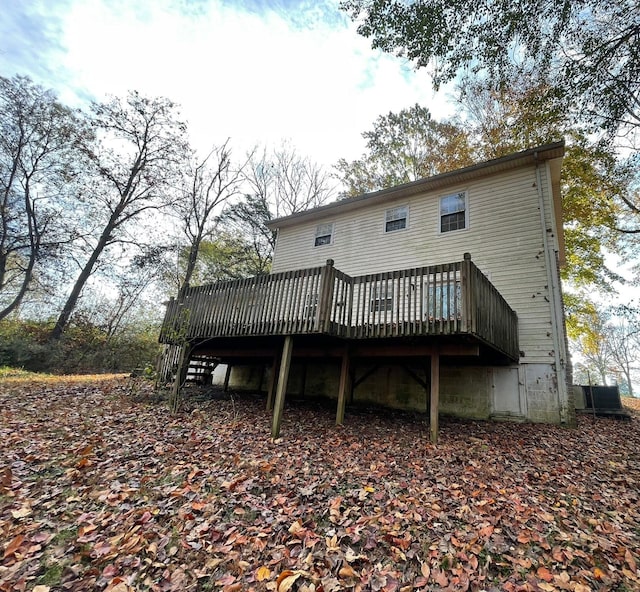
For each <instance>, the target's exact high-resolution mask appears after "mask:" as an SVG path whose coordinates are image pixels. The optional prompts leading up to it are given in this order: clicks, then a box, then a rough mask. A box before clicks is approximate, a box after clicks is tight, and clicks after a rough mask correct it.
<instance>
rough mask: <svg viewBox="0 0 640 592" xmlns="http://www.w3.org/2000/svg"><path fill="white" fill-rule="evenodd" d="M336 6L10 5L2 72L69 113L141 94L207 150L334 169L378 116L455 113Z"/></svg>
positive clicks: (190, 1) (11, 0) (353, 153)
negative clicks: (266, 152)
mask: <svg viewBox="0 0 640 592" xmlns="http://www.w3.org/2000/svg"><path fill="white" fill-rule="evenodd" d="M337 6H338V1H337V0H308V1H307V0H136V1H131V0H3V2H2V14H1V17H0V74H1V75H3V76H5V77H10V76H13V75H14V74H26V75H29V76H31V77H32V78H33V79H34V80H35V81H36V82H38V83H40V84H42V85H44V86H46V87H50V88H53V89H54V90H55V91H56V92H57V93H58V95H59V97H60V98H61V100H62V101H63V102H65V103H67V104H73V105H77V104H79V103H81V102H82V101H86V100H90V99H97V100H102V99H104V98H105V96H106V95H107V94H115V95H123V94H124V93H126V91H127V90H130V89H131V90H132V89H135V90H138V91H140V92H141V93H143V94H147V95H162V96H166V97H168V98H170V99H172V100H173V101H175V102H177V103H179V104H180V105H181V106H182V112H183V115H184V117H185V118H186V119H187V120H188V121H189V124H190V129H191V136H192V138H193V140H194V143H195V144H196V145H198V146H200V147H201V148H202V149H205V148H207V147H210V146H211V145H212V144H221V143H222V142H223V141H224V140H225V139H226V138H227V137H230V138H231V140H232V145H234V146H236V147H238V148H241V149H242V150H244V149H245V148H248V147H250V146H253V145H254V144H257V143H261V144H265V143H266V144H268V145H274V144H277V143H279V142H280V140H282V139H289V140H290V141H291V143H292V144H293V146H295V147H296V148H297V149H298V151H299V152H300V153H301V154H302V155H308V156H310V157H311V158H312V159H314V160H316V161H317V162H320V163H323V164H326V165H330V164H333V163H335V162H336V161H337V160H338V158H341V157H344V158H347V159H354V158H357V157H359V156H360V155H361V153H362V151H363V150H364V141H363V139H362V137H361V134H362V132H364V131H366V130H369V129H371V127H372V124H373V122H374V120H375V119H376V117H378V116H379V115H383V114H387V113H389V112H390V111H393V112H397V111H400V110H401V109H403V108H405V107H409V106H411V105H413V104H414V103H416V102H417V103H420V104H421V105H425V106H428V107H429V108H430V109H431V111H432V113H433V115H434V116H435V117H436V118H441V117H444V116H447V115H450V113H451V110H452V109H451V108H450V107H448V106H447V102H446V101H447V97H446V95H445V94H444V93H440V94H439V95H438V98H437V99H436V97H435V96H434V94H433V92H432V89H431V84H430V80H429V77H428V75H427V74H426V73H425V72H424V71H420V72H414V71H413V69H412V68H411V66H410V65H409V64H407V63H406V62H405V61H404V60H402V59H400V58H395V57H393V56H388V55H384V54H381V53H379V52H376V51H373V50H372V49H371V48H370V44H369V41H368V40H366V39H364V38H362V37H360V36H359V35H358V34H357V33H356V31H355V26H354V25H353V24H352V23H350V21H349V19H348V18H347V16H346V15H345V14H344V13H342V12H340V11H339V10H338V8H337Z"/></svg>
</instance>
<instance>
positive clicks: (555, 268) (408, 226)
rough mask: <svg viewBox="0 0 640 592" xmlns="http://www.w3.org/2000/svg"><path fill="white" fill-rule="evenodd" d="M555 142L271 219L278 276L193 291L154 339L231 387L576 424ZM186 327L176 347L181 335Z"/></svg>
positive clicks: (278, 398) (277, 412)
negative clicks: (205, 362)
mask: <svg viewBox="0 0 640 592" xmlns="http://www.w3.org/2000/svg"><path fill="white" fill-rule="evenodd" d="M563 155H564V144H563V143H555V144H549V145H546V146H541V147H539V148H535V149H531V150H526V151H523V152H519V153H515V154H512V155H509V156H505V157H503V158H499V159H495V160H491V161H487V162H484V163H480V164H478V165H474V166H471V167H467V168H464V169H460V170H456V171H453V172H450V173H445V174H441V175H436V176H434V177H430V178H427V179H422V180H419V181H416V182H413V183H407V184H405V185H401V186H398V187H392V188H389V189H384V190H381V191H378V192H375V193H370V194H365V195H361V196H359V197H355V198H349V199H343V200H341V201H337V202H334V203H331V204H329V205H326V206H322V207H319V208H315V209H313V210H308V211H305V212H300V213H297V214H294V215H292V216H288V217H285V218H280V219H277V220H273V221H272V222H271V223H270V224H269V226H270V228H271V229H272V230H275V231H277V243H276V249H275V254H274V259H273V270H272V273H271V274H269V275H267V276H259V277H256V278H249V279H246V280H236V281H229V282H220V283H217V284H211V285H207V286H198V287H193V288H189V289H187V290H186V291H185V292H184V293H182V294H181V295H180V296H179V297H178V299H177V300H172V301H171V303H170V304H169V306H168V309H167V315H166V317H165V322H164V324H163V330H162V334H161V341H163V342H164V343H166V344H168V346H169V347H172V348H173V350H172V351H174V352H176V355H178V350H179V349H180V348H182V349H181V353H180V354H179V355H180V359H181V360H183V363H182V370H181V371H180V372H178V373H177V375H176V385H178V384H180V380H181V379H182V378H181V377H182V376H183V372H184V373H186V364H187V363H188V361H189V359H190V358H192V357H193V358H195V357H198V359H207V358H208V359H210V360H215V363H221V364H226V365H227V366H228V368H229V369H233V371H232V372H231V371H230V370H228V371H227V372H226V376H225V385H228V384H229V383H230V384H231V385H232V386H234V387H236V388H241V387H244V388H254V389H258V390H261V387H262V385H264V384H265V383H267V381H266V380H264V379H265V378H268V384H269V387H268V389H267V391H268V397H267V405H268V406H269V407H270V408H272V409H274V416H273V428H272V434H273V435H274V437H275V436H276V435H277V434H278V433H279V430H280V419H281V416H282V409H283V404H284V397H285V394H287V393H288V394H295V395H299V396H305V397H307V396H323V397H330V398H335V399H337V409H338V411H337V415H336V421H337V422H338V423H342V421H343V418H344V410H345V405H346V403H350V404H364V405H367V404H372V403H373V404H382V405H386V406H392V407H398V408H403V409H413V410H418V411H429V413H430V425H431V428H430V429H431V438H432V440H435V439H436V438H437V430H438V425H437V424H438V415H439V413H440V414H443V413H444V414H452V415H457V416H462V417H469V418H477V419H489V418H493V419H501V420H511V421H536V422H550V423H572V422H573V421H574V420H575V416H574V406H573V404H572V401H571V400H570V391H569V389H568V384H567V382H568V375H569V374H570V372H569V370H568V368H569V361H568V354H567V347H566V335H565V328H564V312H563V306H562V292H561V285H560V276H559V268H560V266H562V265H563V264H564V241H563V233H562V206H561V199H560V171H561V165H562V157H563ZM176 336H181V341H178V340H177V339H176Z"/></svg>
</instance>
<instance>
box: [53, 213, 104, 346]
mask: <svg viewBox="0 0 640 592" xmlns="http://www.w3.org/2000/svg"><path fill="white" fill-rule="evenodd" d="M115 216H116V213H114V214H113V215H112V216H111V218H110V219H109V222H108V224H107V225H106V227H105V229H104V230H103V231H102V234H101V235H100V240H99V241H98V244H97V245H96V246H95V248H94V249H93V252H92V253H91V257H89V260H88V261H87V263H86V264H85V266H84V267H83V268H82V271H81V272H80V275H79V276H78V279H77V280H76V283H75V284H74V286H73V290H71V294H69V298H67V302H66V303H65V305H64V308H63V309H62V312H61V313H60V316H59V317H58V320H57V321H56V324H55V327H54V328H53V330H52V331H51V333H50V335H49V339H52V340H53V339H56V340H57V339H60V337H62V334H63V333H64V330H65V329H66V327H67V324H68V323H69V319H70V318H71V314H72V313H73V311H74V310H75V308H76V305H77V304H78V299H79V298H80V294H81V293H82V290H83V289H84V286H85V284H86V283H87V280H88V279H89V277H90V276H91V273H92V272H93V268H94V267H95V265H96V263H97V261H98V259H99V258H100V255H102V252H103V251H104V249H105V247H106V246H107V244H108V243H109V238H110V236H111V233H112V232H113V231H114V229H115V227H116V218H115Z"/></svg>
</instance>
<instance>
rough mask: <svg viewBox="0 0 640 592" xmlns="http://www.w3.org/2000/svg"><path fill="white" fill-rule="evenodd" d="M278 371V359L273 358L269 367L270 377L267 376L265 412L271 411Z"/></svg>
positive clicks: (276, 357)
mask: <svg viewBox="0 0 640 592" xmlns="http://www.w3.org/2000/svg"><path fill="white" fill-rule="evenodd" d="M279 370H280V358H278V356H277V355H276V356H274V357H273V364H272V365H271V375H270V376H269V387H268V389H269V390H268V391H267V411H273V402H274V400H275V398H276V387H277V386H278V371H279Z"/></svg>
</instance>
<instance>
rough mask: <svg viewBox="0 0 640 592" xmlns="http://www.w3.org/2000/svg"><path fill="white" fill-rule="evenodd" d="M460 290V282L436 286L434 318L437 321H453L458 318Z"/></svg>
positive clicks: (460, 298)
mask: <svg viewBox="0 0 640 592" xmlns="http://www.w3.org/2000/svg"><path fill="white" fill-rule="evenodd" d="M461 301H462V290H461V287H460V280H456V281H455V283H454V284H451V283H445V284H442V283H441V284H436V290H435V303H434V304H435V317H436V318H437V319H443V320H444V319H450V320H454V319H456V318H460V303H461Z"/></svg>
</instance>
